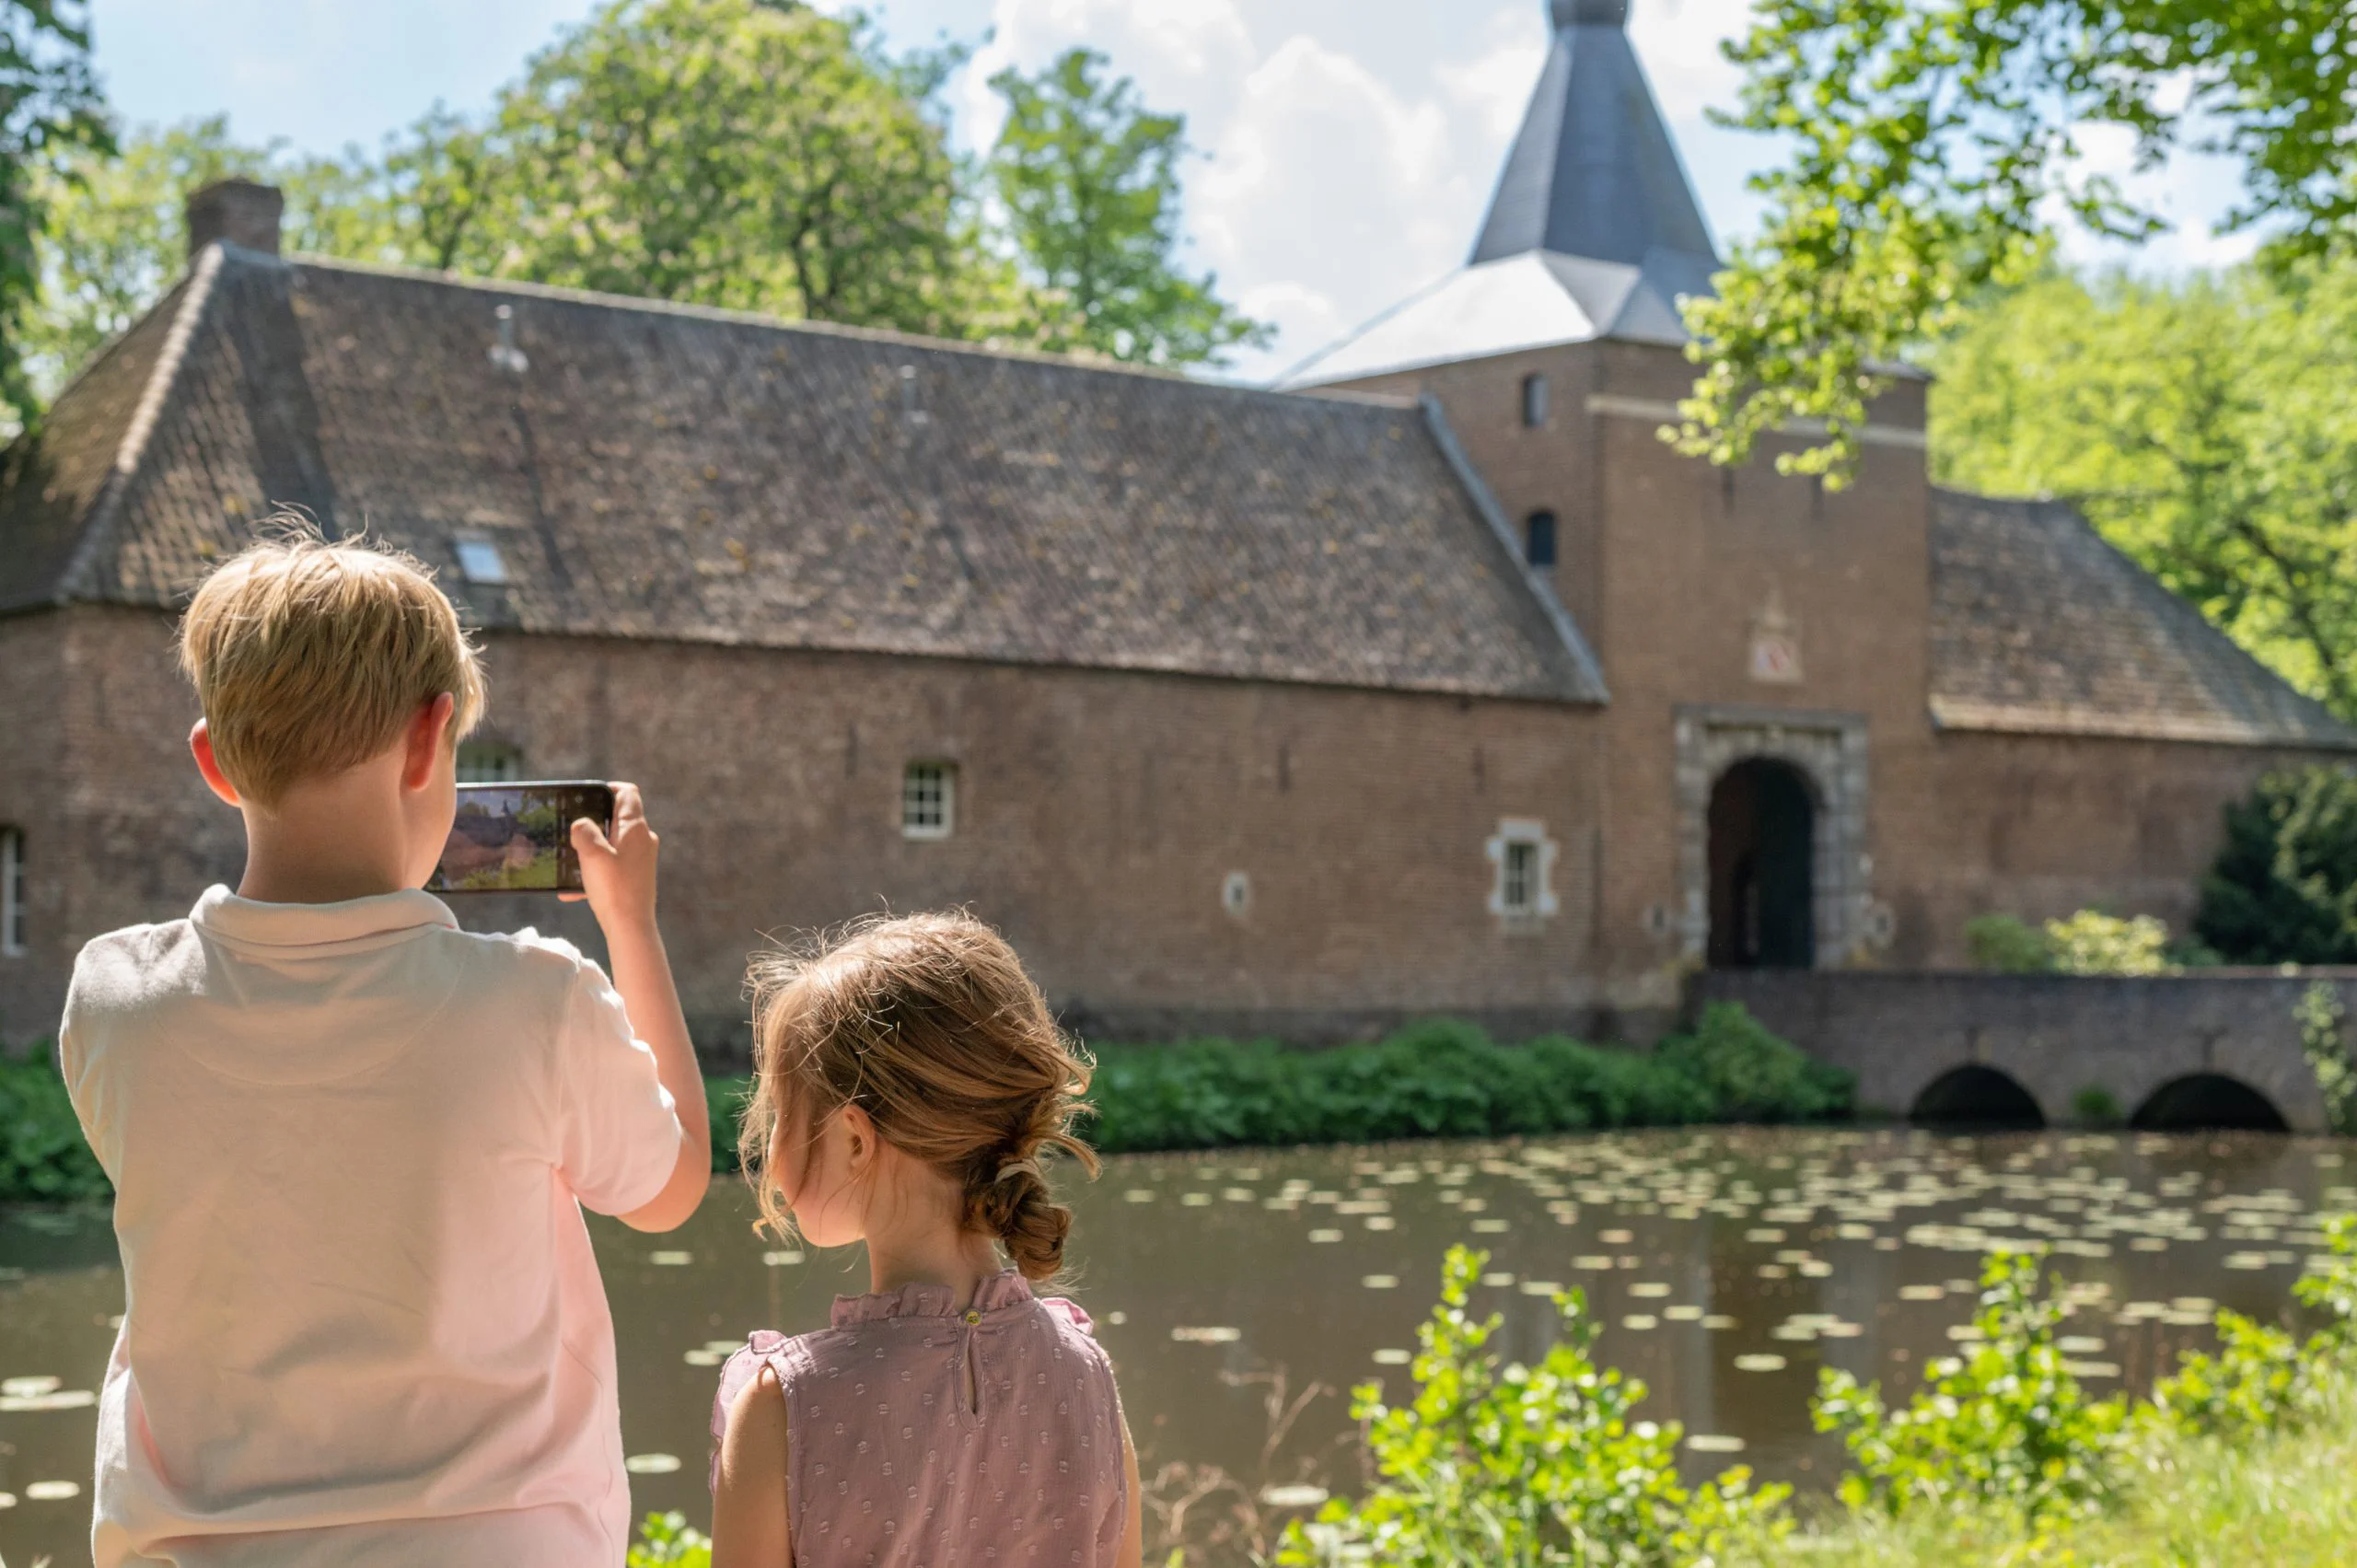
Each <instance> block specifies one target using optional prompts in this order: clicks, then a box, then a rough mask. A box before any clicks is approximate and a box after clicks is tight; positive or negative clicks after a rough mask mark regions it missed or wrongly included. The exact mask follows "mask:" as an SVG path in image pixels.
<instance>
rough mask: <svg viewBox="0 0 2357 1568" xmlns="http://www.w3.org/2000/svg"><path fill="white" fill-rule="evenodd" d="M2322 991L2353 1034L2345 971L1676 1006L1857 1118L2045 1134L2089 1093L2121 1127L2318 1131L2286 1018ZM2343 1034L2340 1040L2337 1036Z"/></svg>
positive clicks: (1755, 993)
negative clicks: (1781, 1044)
mask: <svg viewBox="0 0 2357 1568" xmlns="http://www.w3.org/2000/svg"><path fill="white" fill-rule="evenodd" d="M2318 981H2322V982H2324V983H2326V984H2328V985H2330V986H2331V987H2332V988H2333V990H2334V991H2335V992H2336V993H2338V994H2339V995H2340V1000H2341V1004H2342V1006H2343V1008H2344V1009H2345V1015H2344V1016H2346V1017H2349V1018H2352V1019H2357V970H2305V971H2303V972H2301V973H2299V974H2296V975H2287V974H2282V973H2279V972H2276V971H2274V970H2224V971H2214V970H2213V971H2208V972H2202V973H2196V974H2187V975H2165V976H2149V977H2142V976H2140V977H2135V978H2127V977H2119V978H2114V977H2100V978H2097V977H2083V976H2076V975H1987V974H1905V973H1882V972H1877V971H1874V970H1712V971H1710V972H1708V973H1705V974H1701V975H1699V976H1697V977H1696V978H1695V981H1694V982H1693V984H1694V989H1693V991H1692V993H1691V995H1690V1001H1691V1002H1692V1003H1693V1004H1694V1005H1698V1006H1699V1005H1700V1004H1701V1003H1705V1002H1740V1003H1742V1004H1743V1005H1745V1006H1747V1007H1748V1008H1750V1009H1751V1011H1752V1013H1753V1014H1754V1015H1755V1016H1757V1017H1758V1018H1759V1020H1760V1022H1762V1023H1764V1024H1766V1025H1767V1026H1768V1027H1769V1028H1772V1029H1774V1030H1775V1031H1776V1032H1777V1033H1778V1034H1781V1035H1782V1036H1783V1037H1784V1038H1785V1039H1787V1040H1792V1041H1793V1042H1794V1044H1796V1045H1799V1046H1800V1047H1802V1048H1803V1049H1804V1050H1805V1051H1808V1052H1809V1053H1810V1054H1811V1055H1814V1056H1817V1057H1819V1058H1821V1059H1823V1060H1825V1061H1828V1062H1831V1063H1836V1064H1837V1065H1840V1066H1842V1067H1846V1068H1848V1069H1849V1070H1850V1071H1852V1072H1853V1073H1855V1074H1857V1075H1858V1106H1859V1109H1860V1111H1861V1112H1862V1113H1864V1114H1868V1115H1888V1116H1894V1117H1907V1118H1911V1119H1913V1120H1916V1121H1925V1122H1983V1123H2013V1124H2031V1123H2049V1122H2050V1123H2057V1124H2067V1123H2071V1122H2073V1121H2079V1120H2081V1116H2080V1112H2079V1109H2078V1104H2077V1102H2078V1101H2079V1100H2080V1098H2081V1097H2082V1096H2083V1095H2085V1094H2086V1093H2087V1091H2090V1090H2101V1091H2102V1092H2103V1093H2104V1094H2105V1095H2107V1096H2108V1097H2109V1098H2110V1100H2111V1102H2112V1103H2113V1104H2114V1105H2116V1106H2117V1107H2118V1108H2119V1114H2120V1115H2122V1116H2124V1117H2126V1118H2127V1120H2128V1124H2129V1125H2130V1126H2131V1127H2136V1128H2144V1129H2151V1130H2155V1131H2157V1130H2161V1129H2166V1128H2191V1127H2289V1128H2290V1129H2292V1130H2293V1131H2294V1132H2322V1131H2324V1128H2325V1112H2324V1102H2323V1098H2322V1097H2321V1095H2320V1094H2319V1093H2318V1091H2317V1088H2316V1074H2315V1073H2314V1072H2313V1071H2312V1070H2311V1069H2310V1068H2309V1066H2308V1062H2307V1057H2306V1054H2305V1051H2303V1049H2302V1045H2301V1032H2300V1026H2299V1022H2298V1019H2297V1016H2296V1013H2295V1010H2296V1009H2297V1007H2298V1006H2299V1004H2300V1001H2301V998H2302V997H2303V996H2304V995H2305V993H2306V992H2307V990H2308V988H2309V987H2310V986H2312V985H2315V984H2316V983H2318ZM2345 1031H2346V1025H2344V1035H2345Z"/></svg>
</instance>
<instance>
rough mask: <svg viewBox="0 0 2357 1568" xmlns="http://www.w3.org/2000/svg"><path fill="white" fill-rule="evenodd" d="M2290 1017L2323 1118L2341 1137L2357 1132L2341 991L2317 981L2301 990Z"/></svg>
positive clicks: (2354, 1073)
mask: <svg viewBox="0 0 2357 1568" xmlns="http://www.w3.org/2000/svg"><path fill="white" fill-rule="evenodd" d="M2293 1019H2294V1020H2295V1021H2296V1022H2297V1023H2298V1024H2299V1026H2300V1050H2301V1052H2302V1053H2303V1054H2304V1055H2305V1056H2306V1057H2307V1059H2308V1067H2309V1069H2310V1071H2312V1072H2314V1073H2315V1074H2316V1089H2317V1091H2318V1092H2319V1093H2320V1094H2322V1095H2323V1097H2324V1112H2325V1120H2326V1121H2327V1122H2328V1124H2329V1125H2330V1126H2331V1128H2332V1130H2333V1131H2334V1132H2339V1133H2340V1134H2341V1135H2343V1136H2344V1137H2345V1136H2347V1135H2349V1134H2350V1133H2352V1132H2357V1063H2352V1062H2351V1060H2350V1055H2349V1027H2348V1025H2349V1009H2348V1008H2347V1007H2346V1006H2344V1005H2342V1004H2341V1000H2340V992H2338V991H2336V990H2334V989H2333V987H2332V986H2331V985H2330V984H2329V983H2328V982H2327V981H2316V983H2315V984H2314V985H2311V986H2309V987H2308V988H2307V990H2306V991H2305V992H2303V993H2301V995H2300V1000H2299V1004H2298V1005H2297V1006H2295V1007H2294V1008H2293Z"/></svg>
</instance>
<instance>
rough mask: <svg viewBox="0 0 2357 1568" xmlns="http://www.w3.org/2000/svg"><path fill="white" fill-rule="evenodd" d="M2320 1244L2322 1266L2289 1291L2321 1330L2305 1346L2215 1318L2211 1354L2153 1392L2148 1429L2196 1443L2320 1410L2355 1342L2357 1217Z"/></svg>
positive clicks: (2258, 1326) (2181, 1367)
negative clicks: (2215, 1339)
mask: <svg viewBox="0 0 2357 1568" xmlns="http://www.w3.org/2000/svg"><path fill="white" fill-rule="evenodd" d="M2325 1245H2326V1247H2327V1249H2328V1251H2327V1252H2326V1254H2325V1257H2324V1260H2323V1261H2322V1264H2321V1266H2320V1267H2317V1268H2316V1269H2315V1270H2314V1272H2310V1273H2307V1274H2304V1275H2302V1276H2301V1278H2300V1279H2299V1281H2298V1282H2297V1283H2295V1284H2293V1287H2292V1294H2293V1296H2294V1297H2295V1298H2296V1299H2297V1300H2298V1301H2299V1302H2300V1304H2301V1305H2302V1306H2304V1307H2308V1308H2310V1309H2311V1310H2313V1311H2316V1312H2317V1313H2320V1314H2321V1315H2322V1316H2323V1318H2324V1319H2325V1321H2324V1325H2323V1327H2321V1328H2319V1329H2318V1330H2316V1332H2315V1333H2313V1334H2311V1335H2309V1336H2308V1337H2307V1338H2306V1339H2305V1340H2302V1339H2297V1338H2295V1337H2294V1336H2293V1335H2292V1334H2290V1333H2289V1332H2287V1331H2285V1330H2282V1329H2278V1328H2274V1327H2272V1326H2270V1325H2269V1324H2265V1323H2260V1322H2257V1321H2255V1320H2253V1319H2251V1318H2246V1317H2244V1316H2243V1315H2242V1314H2241V1313H2239V1312H2232V1311H2222V1312H2220V1313H2219V1314H2218V1317H2217V1327H2218V1341H2219V1344H2218V1350H2217V1352H2216V1353H2215V1354H2194V1355H2188V1356H2186V1357H2185V1358H2184V1359H2183V1360H2182V1361H2180V1362H2179V1363H2178V1365H2177V1372H2176V1373H2175V1374H2174V1375H2172V1376H2168V1377H2165V1378H2163V1379H2161V1381H2160V1382H2159V1383H2157V1384H2155V1385H2154V1388H2153V1403H2152V1407H2151V1416H2150V1419H2151V1420H2152V1421H2153V1422H2154V1423H2158V1424H2160V1425H2163V1426H2165V1427H2167V1428H2170V1429H2173V1430H2175V1431H2177V1432H2181V1433H2185V1434H2191V1435H2195V1436H2229V1437H2233V1436H2244V1435H2247V1434H2252V1433H2257V1432H2274V1431H2279V1430H2282V1429H2284V1428H2287V1427H2293V1426H2298V1425H2301V1424H2304V1423H2305V1422H2306V1421H2308V1420H2309V1419H2311V1418H2313V1417H2314V1416H2315V1415H2316V1413H2317V1412H2318V1411H2320V1410H2321V1409H2322V1408H2323V1407H2324V1405H2325V1403H2326V1401H2327V1399H2328V1394H2329V1391H2330V1389H2331V1388H2332V1386H2333V1380H2334V1375H2335V1373H2336V1372H2338V1371H2345V1370H2346V1366H2345V1361H2346V1357H2347V1353H2348V1352H2349V1350H2350V1349H2351V1345H2352V1343H2357V1215H2350V1214H2342V1215H2339V1216H2337V1217H2336V1218H2334V1219H2333V1220H2332V1221H2331V1222H2329V1223H2328V1225H2326V1227H2325Z"/></svg>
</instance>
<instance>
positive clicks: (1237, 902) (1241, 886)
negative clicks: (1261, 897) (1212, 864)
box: [1219, 871, 1252, 920]
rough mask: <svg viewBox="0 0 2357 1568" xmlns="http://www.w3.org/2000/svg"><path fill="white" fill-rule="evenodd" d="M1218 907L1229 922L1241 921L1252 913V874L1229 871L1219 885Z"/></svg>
mask: <svg viewBox="0 0 2357 1568" xmlns="http://www.w3.org/2000/svg"><path fill="white" fill-rule="evenodd" d="M1219 907H1220V908H1222V909H1224V910H1225V911H1226V912H1227V913H1228V918H1230V919H1231V920H1242V919H1244V918H1245V917H1246V916H1248V915H1249V914H1250V913H1251V912H1252V874H1251V873H1250V872H1248V871H1231V872H1229V873H1228V874H1227V875H1226V877H1224V878H1222V879H1221V881H1220V885H1219Z"/></svg>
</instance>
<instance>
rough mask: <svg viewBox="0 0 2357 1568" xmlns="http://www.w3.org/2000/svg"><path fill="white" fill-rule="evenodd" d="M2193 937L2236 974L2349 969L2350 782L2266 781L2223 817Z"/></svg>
mask: <svg viewBox="0 0 2357 1568" xmlns="http://www.w3.org/2000/svg"><path fill="white" fill-rule="evenodd" d="M2193 929H2194V933H2195V935H2198V936H2200V939H2201V940H2202V941H2203V942H2205V943H2207V944H2208V945H2209V946H2210V947H2212V948H2214V949H2216V950H2217V952H2218V953H2219V954H2220V955H2221V956H2222V957H2223V958H2224V959H2225V960H2226V961H2227V962H2229V963H2237V964H2357V773H2352V772H2351V771H2350V770H2348V769H2346V768H2333V767H2325V766H2321V765H2319V766H2315V767H2309V768H2303V769H2297V770H2294V771H2291V772H2279V773H2270V774H2269V775H2268V776H2267V777H2265V778H2263V779H2261V780H2259V782H2258V784H2257V785H2256V786H2255V787H2254V788H2253V789H2252V790H2251V793H2250V795H2249V796H2248V797H2247V799H2244V800H2242V801H2239V802H2237V803H2236V804H2235V805H2233V806H2229V807H2226V843H2225V847H2224V848H2223V849H2222V850H2220V851H2219V853H2218V860H2217V864H2216V865H2214V866H2212V869H2211V872H2210V874H2209V876H2207V877H2204V878H2203V879H2202V883H2201V908H2200V913H2199V914H2197V915H2196V916H2195V917H2194V922H2193Z"/></svg>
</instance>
